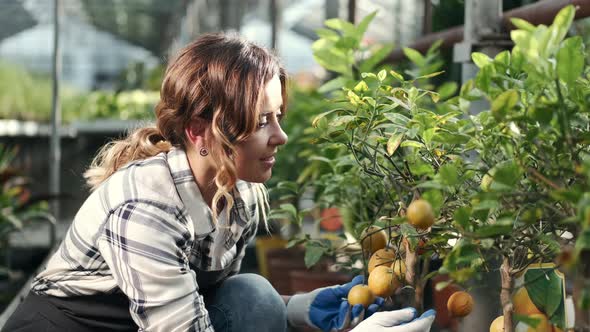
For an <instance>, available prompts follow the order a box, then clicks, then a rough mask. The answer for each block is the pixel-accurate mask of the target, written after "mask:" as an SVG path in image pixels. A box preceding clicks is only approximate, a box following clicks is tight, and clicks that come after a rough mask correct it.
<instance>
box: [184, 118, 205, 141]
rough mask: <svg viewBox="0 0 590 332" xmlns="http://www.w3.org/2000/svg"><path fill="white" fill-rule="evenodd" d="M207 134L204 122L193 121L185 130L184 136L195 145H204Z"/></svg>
mask: <svg viewBox="0 0 590 332" xmlns="http://www.w3.org/2000/svg"><path fill="white" fill-rule="evenodd" d="M206 133H207V126H206V124H205V122H204V121H199V120H193V121H191V122H190V124H189V125H188V126H187V127H186V128H184V134H185V135H186V137H187V138H188V140H189V142H191V143H192V144H193V145H197V144H198V143H200V144H201V145H203V143H204V140H205V136H206ZM199 141H200V142H199Z"/></svg>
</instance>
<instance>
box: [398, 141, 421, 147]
mask: <svg viewBox="0 0 590 332" xmlns="http://www.w3.org/2000/svg"><path fill="white" fill-rule="evenodd" d="M401 147H402V148H404V147H413V148H423V147H424V144H422V143H420V142H417V141H412V140H407V141H403V142H402V144H401Z"/></svg>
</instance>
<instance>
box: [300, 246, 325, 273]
mask: <svg viewBox="0 0 590 332" xmlns="http://www.w3.org/2000/svg"><path fill="white" fill-rule="evenodd" d="M327 250H328V248H326V247H323V246H321V245H319V244H318V243H317V242H307V243H306V244H305V258H304V260H305V266H306V267H307V268H310V267H312V266H314V265H315V264H316V263H317V262H319V260H320V259H321V258H322V256H323V255H324V253H325V252H326V251H327Z"/></svg>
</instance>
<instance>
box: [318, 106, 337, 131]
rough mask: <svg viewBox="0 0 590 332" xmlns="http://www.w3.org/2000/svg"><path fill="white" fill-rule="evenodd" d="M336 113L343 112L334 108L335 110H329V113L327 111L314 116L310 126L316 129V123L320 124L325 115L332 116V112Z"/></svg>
mask: <svg viewBox="0 0 590 332" xmlns="http://www.w3.org/2000/svg"><path fill="white" fill-rule="evenodd" d="M337 111H343V109H341V108H336V109H333V110H329V111H327V112H324V113H321V114H319V115H318V116H316V117H315V118H314V119H313V121H312V122H311V126H312V127H317V125H318V123H319V122H320V120H321V119H322V118H323V117H325V116H326V115H329V114H332V113H334V112H337Z"/></svg>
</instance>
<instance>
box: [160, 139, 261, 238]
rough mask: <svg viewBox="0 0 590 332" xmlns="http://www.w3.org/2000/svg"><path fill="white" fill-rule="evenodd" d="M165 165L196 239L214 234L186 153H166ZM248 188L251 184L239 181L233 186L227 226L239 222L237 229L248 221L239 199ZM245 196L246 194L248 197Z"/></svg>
mask: <svg viewBox="0 0 590 332" xmlns="http://www.w3.org/2000/svg"><path fill="white" fill-rule="evenodd" d="M167 159H168V165H169V166H170V173H171V174H172V179H173V181H174V185H175V186H176V191H177V192H178V194H179V196H180V199H181V200H182V202H183V204H184V208H185V210H186V211H187V212H188V215H189V218H190V219H191V220H192V223H193V225H194V229H195V235H196V236H197V237H203V236H205V235H207V234H209V233H211V232H213V231H215V222H214V221H213V216H212V211H211V209H210V208H209V206H208V205H207V203H205V200H204V199H203V196H202V195H201V191H200V190H199V187H198V186H197V182H196V181H195V178H194V176H193V173H192V171H191V168H190V165H189V163H188V157H187V155H186V152H185V151H184V150H182V149H178V148H173V149H171V150H170V151H169V152H168V153H167ZM250 188H251V184H249V183H247V182H245V181H241V180H238V182H237V183H236V187H235V188H234V190H233V191H232V193H231V195H232V197H233V199H234V205H233V207H232V211H231V212H230V220H228V226H231V224H232V223H233V222H238V224H239V226H245V224H246V223H247V221H248V219H249V213H248V212H247V211H248V205H247V204H245V202H244V200H243V199H242V192H244V190H246V191H247V192H249V191H248V189H250ZM247 197H248V195H247ZM224 214H225V210H224V211H222V212H221V213H220V214H219V217H218V220H221V219H222V218H224V217H222V215H224Z"/></svg>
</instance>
